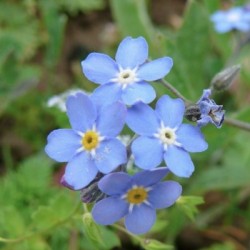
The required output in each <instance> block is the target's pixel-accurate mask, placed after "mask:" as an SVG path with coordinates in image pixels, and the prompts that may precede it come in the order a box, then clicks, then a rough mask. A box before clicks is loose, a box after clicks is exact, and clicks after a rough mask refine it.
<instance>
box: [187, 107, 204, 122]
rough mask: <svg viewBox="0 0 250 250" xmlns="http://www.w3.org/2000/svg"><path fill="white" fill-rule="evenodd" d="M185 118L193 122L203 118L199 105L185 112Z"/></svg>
mask: <svg viewBox="0 0 250 250" xmlns="http://www.w3.org/2000/svg"><path fill="white" fill-rule="evenodd" d="M185 117H186V118H187V119H188V120H189V121H191V122H196V121H197V120H199V119H200V118H201V111H200V107H199V105H197V104H193V105H190V106H188V107H187V108H186V110H185Z"/></svg>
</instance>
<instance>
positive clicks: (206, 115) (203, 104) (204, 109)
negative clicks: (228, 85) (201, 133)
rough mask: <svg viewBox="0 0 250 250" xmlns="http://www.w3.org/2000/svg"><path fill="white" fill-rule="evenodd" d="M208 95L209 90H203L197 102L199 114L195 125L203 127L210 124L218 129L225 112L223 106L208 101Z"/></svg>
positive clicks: (209, 93) (210, 100)
mask: <svg viewBox="0 0 250 250" xmlns="http://www.w3.org/2000/svg"><path fill="white" fill-rule="evenodd" d="M210 95H211V89H204V90H203V94H202V96H201V98H200V100H199V101H198V102H197V104H198V106H199V108H200V113H201V116H200V119H199V120H198V121H197V125H198V126H199V127H203V126H205V125H207V124H208V123H209V122H210V123H212V124H214V125H215V126H216V127H217V128H220V127H221V126H222V123H223V121H224V115H225V110H223V105H217V104H216V103H215V101H214V100H212V99H210V98H209V96H210Z"/></svg>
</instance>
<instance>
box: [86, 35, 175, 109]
mask: <svg viewBox="0 0 250 250" xmlns="http://www.w3.org/2000/svg"><path fill="white" fill-rule="evenodd" d="M147 59H148V44H147V42H146V40H145V39H144V38H143V37H138V38H135V39H133V38H131V37H127V38H125V39H124V40H123V41H122V42H121V43H120V45H119V47H118V50H117V52H116V56H115V60H113V59H112V58H111V57H109V56H108V55H105V54H101V53H91V54H90V55H89V56H88V57H87V58H86V59H85V60H84V61H82V63H81V64H82V70H83V73H84V75H85V76H86V77H87V78H88V79H89V80H90V81H92V82H94V83H97V84H100V85H101V86H100V87H98V88H97V89H96V90H95V91H94V95H95V97H96V100H97V101H99V102H101V103H107V102H108V103H112V102H114V101H117V100H122V101H123V102H124V103H125V104H127V105H132V104H134V103H135V102H137V101H142V102H144V103H150V102H151V101H153V100H154V99H155V96H156V94H155V91H154V89H153V87H152V86H151V85H150V84H149V83H147V81H155V80H159V79H161V78H163V77H164V76H165V75H167V74H168V72H169V71H170V69H171V68H172V66H173V61H172V59H171V58H170V57H162V58H159V59H156V60H153V61H151V62H146V60H147Z"/></svg>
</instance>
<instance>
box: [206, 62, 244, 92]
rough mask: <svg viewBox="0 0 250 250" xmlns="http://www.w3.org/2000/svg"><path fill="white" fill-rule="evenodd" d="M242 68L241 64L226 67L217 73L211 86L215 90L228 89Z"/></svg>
mask: <svg viewBox="0 0 250 250" xmlns="http://www.w3.org/2000/svg"><path fill="white" fill-rule="evenodd" d="M239 70H240V65H233V66H231V67H229V68H226V69H224V70H222V71H221V72H219V73H218V74H216V75H215V76H214V78H213V79H212V81H211V84H210V85H211V87H212V88H213V89H214V90H217V91H220V90H225V89H227V88H228V87H229V86H230V85H231V83H232V82H233V80H234V78H235V76H236V75H237V73H238V72H239Z"/></svg>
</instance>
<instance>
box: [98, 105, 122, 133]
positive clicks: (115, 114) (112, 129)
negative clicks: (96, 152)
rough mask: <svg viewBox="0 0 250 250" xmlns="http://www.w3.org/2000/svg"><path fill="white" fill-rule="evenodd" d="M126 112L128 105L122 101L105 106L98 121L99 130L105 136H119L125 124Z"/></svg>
mask: <svg viewBox="0 0 250 250" xmlns="http://www.w3.org/2000/svg"><path fill="white" fill-rule="evenodd" d="M126 113H127V109H126V106H125V105H124V104H123V103H120V102H115V103H113V104H111V105H108V106H106V107H104V108H103V109H102V110H101V112H100V114H99V117H98V119H97V121H96V126H97V130H98V131H99V132H100V133H101V135H103V136H108V137H115V136H117V135H118V134H119V133H120V132H121V130H122V129H123V126H124V124H125V119H126Z"/></svg>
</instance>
